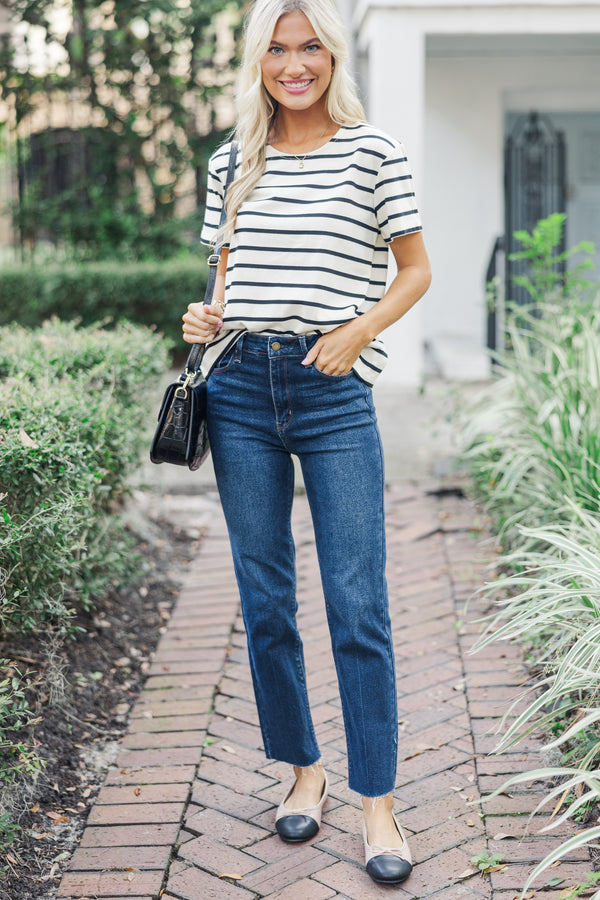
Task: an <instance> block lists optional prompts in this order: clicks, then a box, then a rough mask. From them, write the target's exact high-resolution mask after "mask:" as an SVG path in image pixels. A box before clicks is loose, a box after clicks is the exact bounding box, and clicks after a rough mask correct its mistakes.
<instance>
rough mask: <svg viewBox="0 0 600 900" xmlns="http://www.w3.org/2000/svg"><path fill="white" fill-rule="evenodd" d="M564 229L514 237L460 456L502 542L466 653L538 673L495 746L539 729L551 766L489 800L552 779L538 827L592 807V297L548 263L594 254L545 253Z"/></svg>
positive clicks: (596, 487) (599, 332) (596, 599)
mask: <svg viewBox="0 0 600 900" xmlns="http://www.w3.org/2000/svg"><path fill="white" fill-rule="evenodd" d="M563 224H564V217H563V216H553V217H550V219H548V220H544V221H543V222H540V223H539V224H538V226H537V228H536V229H535V230H534V232H533V233H532V234H531V235H526V234H525V233H521V234H519V235H517V236H518V237H519V239H520V240H521V243H522V246H523V250H522V252H521V253H520V254H519V256H520V258H524V259H527V260H528V261H529V262H530V271H529V274H528V275H526V276H522V277H521V278H520V281H519V283H520V284H522V285H523V286H525V287H526V288H527V290H528V291H529V294H530V296H531V298H532V305H531V306H530V307H527V308H518V307H517V308H515V307H512V308H511V309H510V310H509V327H508V335H509V341H508V345H509V346H508V350H507V351H506V352H505V353H503V354H500V356H499V362H500V363H501V365H500V366H499V368H498V377H496V378H495V379H494V381H493V383H492V384H491V385H489V386H487V387H486V388H485V389H484V391H483V393H482V395H481V396H480V398H479V400H478V401H477V402H476V403H475V404H474V405H473V406H471V408H469V409H468V410H466V411H465V413H464V416H463V418H464V423H463V424H464V427H463V438H464V442H465V454H464V455H465V459H466V461H467V462H468V464H469V466H470V470H471V473H472V475H473V481H474V485H475V487H476V490H477V493H478V495H479V498H480V499H481V500H482V501H483V502H484V504H485V506H486V508H487V509H488V511H489V512H490V514H491V515H492V518H493V520H494V522H495V524H496V527H497V529H498V531H499V534H500V537H501V540H502V543H503V553H502V555H501V556H500V560H499V562H500V566H501V574H500V577H499V578H497V579H496V580H495V581H493V582H492V583H490V584H488V585H486V586H485V587H484V588H483V589H482V590H483V592H485V593H487V594H488V596H492V597H493V598H494V599H495V600H496V601H497V602H496V607H495V610H494V612H493V613H492V615H491V616H490V617H489V618H488V625H487V629H486V631H485V632H484V634H483V635H482V637H481V638H480V639H479V641H478V642H477V645H476V647H475V648H474V649H478V648H480V647H482V646H485V645H486V644H488V643H490V642H491V641H497V640H521V641H527V642H528V644H529V651H530V655H531V657H532V659H533V661H534V662H535V664H536V666H537V668H538V670H539V671H540V672H542V673H543V674H542V677H541V678H540V680H539V681H538V682H537V684H536V685H535V690H534V691H532V690H531V689H528V690H527V691H525V692H524V693H523V695H522V696H521V697H519V698H517V700H516V701H515V703H519V704H520V706H519V709H518V710H515V707H514V705H513V706H512V707H511V708H510V709H509V710H508V711H507V713H506V716H505V718H504V720H503V722H502V725H501V728H500V737H499V740H498V745H497V748H496V749H497V751H499V750H503V749H506V748H507V747H511V746H514V745H516V744H518V743H519V742H520V741H521V740H522V739H523V738H524V737H526V736H527V735H530V734H531V733H533V732H536V731H537V732H538V733H541V734H542V735H543V736H544V738H545V739H546V740H547V741H549V742H548V743H547V750H551V751H553V752H554V753H558V754H559V757H558V758H559V761H560V765H557V766H555V767H553V768H545V769H536V770H529V771H527V772H525V773H523V774H520V775H518V776H515V777H514V778H512V779H510V780H509V781H507V782H506V783H505V784H503V785H502V786H501V787H500V788H499V789H498V791H497V792H496V793H498V792H500V791H505V790H507V789H509V788H510V786H511V785H515V784H521V783H523V782H531V781H534V780H549V779H551V780H552V781H553V785H552V786H551V787H550V788H549V790H548V793H547V796H546V797H545V798H544V801H543V803H542V804H540V805H544V804H550V808H552V809H554V810H555V814H554V816H553V817H551V819H550V824H549V825H548V826H547V827H546V829H544V830H545V831H546V830H548V831H550V830H551V829H552V828H555V827H557V826H560V824H561V823H562V822H564V820H565V819H567V818H572V819H574V820H575V821H578V818H580V817H581V815H582V814H583V812H584V811H585V810H586V809H590V808H592V807H595V806H596V805H597V803H598V802H599V801H600V781H599V779H598V774H599V767H600V734H599V731H598V729H599V727H600V709H598V708H597V697H598V694H599V692H600V675H599V672H600V524H599V522H600V519H599V515H598V514H599V512H600V296H598V293H597V290H596V289H595V288H594V286H593V285H592V284H591V283H590V282H589V281H588V280H587V279H586V278H585V277H584V275H583V272H584V270H585V269H587V268H589V265H588V264H587V263H585V262H584V263H583V264H581V265H579V266H576V267H574V268H573V269H572V270H571V271H570V272H569V273H567V274H566V276H565V277H563V276H562V275H561V274H560V268H559V267H557V262H561V261H564V259H566V258H567V257H569V256H571V255H572V254H573V253H574V252H581V251H584V252H586V251H587V252H589V251H591V250H593V248H592V247H591V245H586V244H584V245H580V246H579V247H577V248H575V249H574V250H573V251H568V252H567V253H566V254H564V255H563V257H562V258H561V257H560V255H557V251H556V248H557V246H558V244H559V242H560V237H561V228H562V226H563ZM523 701H525V702H523ZM548 734H551V735H553V736H554V739H552V738H550V739H549V738H548ZM561 753H562V758H561ZM492 796H494V795H492ZM568 796H571V797H574V798H575V799H574V800H573V802H571V803H570V804H568V805H567V797H568ZM559 813H560V814H559ZM599 838H600V828H599V827H595V828H588V829H586V830H584V831H582V832H580V833H578V834H576V835H574V836H573V837H571V838H570V839H568V840H567V841H565V842H563V843H560V841H559V842H557V846H556V847H555V848H554V849H553V850H552V851H551V852H550V853H548V855H547V856H546V857H545V858H544V859H543V860H542V861H541V862H540V863H539V865H537V866H536V867H535V869H534V871H532V873H531V875H530V876H529V878H528V880H527V883H526V885H525V886H524V888H523V891H522V893H521V895H520V896H521V897H522V896H523V895H524V893H525V891H526V889H527V888H528V887H529V885H530V884H531V882H532V881H533V880H534V878H535V877H536V876H537V875H539V874H540V873H541V872H542V871H544V869H546V868H547V867H548V866H550V865H552V863H553V862H555V861H556V860H558V859H560V858H561V857H562V856H564V855H566V854H567V853H569V851H571V850H576V849H578V848H579V847H582V846H584V845H585V844H589V843H591V842H593V841H597V840H598V839H599ZM577 890H578V889H574V891H572V892H571V893H570V894H569V896H571V895H572V896H575V895H576V893H577ZM594 896H598V897H600V892H597V893H595V894H594Z"/></svg>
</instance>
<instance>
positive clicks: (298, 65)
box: [286, 52, 304, 78]
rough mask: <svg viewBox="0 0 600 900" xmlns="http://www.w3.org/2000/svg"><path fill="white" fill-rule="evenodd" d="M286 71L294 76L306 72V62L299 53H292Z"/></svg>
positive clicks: (296, 76)
mask: <svg viewBox="0 0 600 900" xmlns="http://www.w3.org/2000/svg"><path fill="white" fill-rule="evenodd" d="M286 71H287V73H288V75H290V76H292V77H294V78H298V76H299V75H302V73H303V72H304V63H303V62H302V60H301V59H300V56H299V54H298V53H294V52H292V53H290V56H289V58H288V64H287V67H286Z"/></svg>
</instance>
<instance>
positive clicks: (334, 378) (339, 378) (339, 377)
mask: <svg viewBox="0 0 600 900" xmlns="http://www.w3.org/2000/svg"><path fill="white" fill-rule="evenodd" d="M312 368H313V371H314V372H316V373H317V375H320V376H321V378H329V379H331V380H332V381H343V380H344V378H349V377H350V376H351V375H353V374H354V369H350V371H349V372H346V373H345V374H344V375H329V374H328V373H327V372H322V371H321V369H319V368H318V367H317V364H316V363H313V364H312Z"/></svg>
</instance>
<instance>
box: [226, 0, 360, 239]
mask: <svg viewBox="0 0 600 900" xmlns="http://www.w3.org/2000/svg"><path fill="white" fill-rule="evenodd" d="M296 11H298V12H303V13H304V15H305V16H306V17H307V19H308V20H309V21H310V23H311V25H312V26H313V28H314V30H315V33H316V35H317V37H318V38H319V40H320V41H321V43H322V44H323V46H324V47H325V48H326V49H327V50H328V51H329V52H330V53H331V55H332V57H333V61H334V66H333V71H332V74H331V81H330V83H329V86H328V88H327V94H326V99H327V112H328V113H329V116H330V117H331V119H332V121H334V122H336V123H337V124H338V125H355V124H356V123H357V122H364V121H365V113H364V110H363V107H362V104H361V102H360V100H359V99H358V94H357V91H356V86H355V83H354V79H353V78H352V76H351V74H350V71H349V69H348V45H347V43H346V36H345V33H344V25H343V23H342V20H341V18H340V14H339V12H338V10H337V7H336V5H335V0H256V2H255V3H254V4H253V6H252V9H251V10H250V13H249V15H248V17H247V19H246V23H245V29H244V51H243V55H242V63H241V66H240V71H239V76H238V83H237V92H236V107H237V124H236V127H235V130H234V133H233V138H234V140H236V141H237V142H238V144H239V148H240V154H241V163H242V164H241V172H240V175H239V176H238V178H236V180H235V181H234V182H233V183H232V185H231V187H230V188H229V191H228V194H227V219H226V222H225V225H224V226H223V237H224V239H225V240H230V239H231V236H232V235H233V231H234V229H235V222H236V217H237V213H238V210H239V208H240V206H241V205H242V203H243V202H244V200H246V199H247V198H248V196H249V195H250V194H251V192H252V191H253V189H254V188H255V187H256V185H257V184H258V182H259V180H260V178H261V176H262V174H263V172H264V171H265V165H266V146H267V137H268V135H269V132H270V130H271V126H272V125H273V121H274V119H275V117H276V116H277V106H278V104H277V102H276V101H275V100H273V98H272V97H271V95H270V94H269V92H268V91H267V90H266V88H265V86H264V84H263V79H262V70H261V60H262V58H263V56H264V55H265V53H266V52H267V50H268V49H269V45H270V43H271V38H272V36H273V32H274V30H275V26H276V24H277V22H278V20H279V19H280V17H281V16H283V15H285V14H286V13H291V12H296Z"/></svg>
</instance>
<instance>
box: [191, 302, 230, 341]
mask: <svg viewBox="0 0 600 900" xmlns="http://www.w3.org/2000/svg"><path fill="white" fill-rule="evenodd" d="M222 325H223V310H222V309H221V307H220V306H218V305H217V304H216V303H213V304H212V306H205V305H204V303H190V304H189V306H188V308H187V312H186V313H185V314H184V315H183V339H184V341H187V343H188V344H208V343H210V341H212V339H213V338H214V337H215V336H216V335H217V334H218V333H219V331H220V329H221V326H222Z"/></svg>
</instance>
